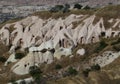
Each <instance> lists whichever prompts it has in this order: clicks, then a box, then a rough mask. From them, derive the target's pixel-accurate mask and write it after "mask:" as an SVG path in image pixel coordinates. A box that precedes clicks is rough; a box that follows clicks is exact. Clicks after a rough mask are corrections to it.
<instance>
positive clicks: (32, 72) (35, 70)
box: [29, 66, 42, 84]
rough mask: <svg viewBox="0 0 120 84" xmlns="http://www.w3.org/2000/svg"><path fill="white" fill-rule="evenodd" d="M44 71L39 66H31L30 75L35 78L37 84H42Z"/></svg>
mask: <svg viewBox="0 0 120 84" xmlns="http://www.w3.org/2000/svg"><path fill="white" fill-rule="evenodd" d="M41 73H42V71H41V70H40V69H39V68H38V67H37V66H31V67H30V68H29V74H30V75H31V76H32V77H33V78H34V80H35V83H36V84H40V82H41V78H42V75H41Z"/></svg>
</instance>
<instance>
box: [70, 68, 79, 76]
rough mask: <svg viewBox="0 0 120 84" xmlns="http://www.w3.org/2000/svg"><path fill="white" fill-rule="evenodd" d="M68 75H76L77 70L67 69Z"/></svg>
mask: <svg viewBox="0 0 120 84" xmlns="http://www.w3.org/2000/svg"><path fill="white" fill-rule="evenodd" d="M68 74H69V75H77V74H78V72H77V70H76V69H74V68H73V67H69V68H68Z"/></svg>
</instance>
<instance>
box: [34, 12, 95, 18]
mask: <svg viewBox="0 0 120 84" xmlns="http://www.w3.org/2000/svg"><path fill="white" fill-rule="evenodd" d="M93 13H94V10H71V11H70V12H67V13H63V12H56V13H51V12H49V11H40V12H36V13H34V14H32V15H35V16H39V17H40V18H42V19H48V18H53V19H58V18H60V17H61V18H65V17H66V16H69V15H71V14H76V15H80V14H82V15H86V14H87V15H92V14H93Z"/></svg>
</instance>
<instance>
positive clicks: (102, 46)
mask: <svg viewBox="0 0 120 84" xmlns="http://www.w3.org/2000/svg"><path fill="white" fill-rule="evenodd" d="M107 45H108V44H107V43H105V41H103V40H102V41H100V43H99V46H98V47H97V48H96V49H95V52H97V53H98V52H99V51H101V50H103V49H104V48H105V47H106V46H107Z"/></svg>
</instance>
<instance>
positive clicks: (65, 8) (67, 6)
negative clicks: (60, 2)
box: [63, 4, 70, 13]
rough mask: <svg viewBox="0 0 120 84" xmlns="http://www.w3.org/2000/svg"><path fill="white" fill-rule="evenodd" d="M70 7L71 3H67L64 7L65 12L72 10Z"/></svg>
mask: <svg viewBox="0 0 120 84" xmlns="http://www.w3.org/2000/svg"><path fill="white" fill-rule="evenodd" d="M69 8H70V5H69V4H65V7H64V9H63V13H67V12H70V10H69Z"/></svg>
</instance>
